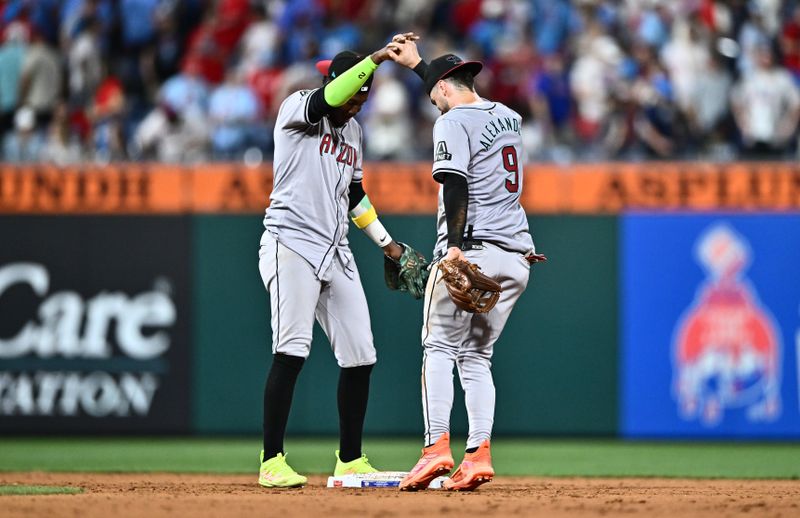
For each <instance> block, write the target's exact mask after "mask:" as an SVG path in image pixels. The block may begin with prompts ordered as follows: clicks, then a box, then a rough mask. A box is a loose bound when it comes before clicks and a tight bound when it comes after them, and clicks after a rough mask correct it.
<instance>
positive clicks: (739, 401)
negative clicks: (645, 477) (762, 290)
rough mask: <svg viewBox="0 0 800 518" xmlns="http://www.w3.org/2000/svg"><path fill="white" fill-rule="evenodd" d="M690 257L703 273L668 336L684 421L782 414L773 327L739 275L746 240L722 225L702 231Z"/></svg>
mask: <svg viewBox="0 0 800 518" xmlns="http://www.w3.org/2000/svg"><path fill="white" fill-rule="evenodd" d="M695 255H696V259H697V261H698V262H699V263H700V264H701V265H702V266H703V268H704V269H705V270H706V272H707V278H706V280H705V281H704V282H703V284H702V285H701V286H700V287H699V288H698V290H697V295H696V296H695V300H694V302H693V303H692V305H691V306H690V307H689V308H688V309H687V310H686V312H685V313H684V315H683V316H682V317H681V319H680V320H679V321H678V323H677V325H676V327H675V332H674V339H673V346H672V352H673V366H674V370H673V393H674V396H675V398H676V399H677V403H678V411H679V414H680V416H681V418H683V419H684V420H687V421H693V420H699V421H700V422H701V423H702V424H703V425H705V426H709V427H712V426H715V425H718V424H719V423H720V422H722V420H723V419H724V417H725V412H726V411H731V412H732V411H737V410H738V411H743V412H744V416H745V418H746V419H747V420H748V421H750V422H766V421H774V420H775V419H777V418H778V417H779V416H780V413H781V397H780V382H781V380H780V373H781V343H780V333H779V329H778V326H777V325H776V324H775V319H774V317H773V316H772V315H771V314H770V312H769V309H768V308H767V307H765V306H764V305H763V304H761V303H760V301H759V300H758V295H757V293H756V289H755V286H753V285H752V283H751V282H750V281H748V280H747V279H746V278H744V272H745V269H746V268H747V266H749V263H750V261H751V259H752V257H753V253H752V251H751V250H750V247H749V244H748V243H747V241H745V239H744V238H743V237H742V236H740V235H739V234H737V233H736V232H735V231H734V230H733V229H732V228H731V227H730V226H728V225H727V224H725V223H718V224H715V225H714V226H712V227H711V228H709V229H708V230H706V231H705V232H704V233H703V234H702V235H701V236H700V238H699V239H698V242H697V245H696V248H695Z"/></svg>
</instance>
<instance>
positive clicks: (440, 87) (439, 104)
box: [431, 81, 450, 115]
mask: <svg viewBox="0 0 800 518" xmlns="http://www.w3.org/2000/svg"><path fill="white" fill-rule="evenodd" d="M446 88H447V84H446V83H445V82H444V81H439V82H438V83H436V86H434V87H433V90H431V104H432V105H434V106H436V108H437V109H438V110H439V112H440V113H441V114H442V115H444V114H445V113H447V112H449V111H450V103H449V102H448V101H447V98H446V97H445V96H444V90H445V89H446Z"/></svg>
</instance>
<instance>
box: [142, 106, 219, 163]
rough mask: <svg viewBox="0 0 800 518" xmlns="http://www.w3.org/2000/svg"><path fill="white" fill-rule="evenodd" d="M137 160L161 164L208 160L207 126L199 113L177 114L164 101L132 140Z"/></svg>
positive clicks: (154, 109) (148, 116) (149, 115)
mask: <svg viewBox="0 0 800 518" xmlns="http://www.w3.org/2000/svg"><path fill="white" fill-rule="evenodd" d="M133 147H134V153H135V155H136V158H137V159H139V160H157V161H159V162H168V163H171V162H189V163H191V162H199V161H202V160H206V159H208V158H209V157H208V154H207V153H206V149H207V148H208V127H207V124H206V120H205V118H204V117H202V115H201V114H200V113H197V112H192V111H189V112H184V113H183V114H180V113H178V112H177V111H175V110H174V109H172V107H171V106H169V105H168V104H167V103H164V102H162V103H161V104H159V105H157V106H156V107H155V108H153V110H152V111H151V112H150V113H149V114H148V115H147V116H146V117H145V118H144V120H143V121H142V123H141V124H140V125H139V127H138V129H137V130H136V135H134V138H133Z"/></svg>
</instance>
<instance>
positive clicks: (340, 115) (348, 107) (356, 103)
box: [330, 92, 369, 127]
mask: <svg viewBox="0 0 800 518" xmlns="http://www.w3.org/2000/svg"><path fill="white" fill-rule="evenodd" d="M368 95H369V94H368V92H358V93H357V94H355V95H354V96H353V97H351V98H350V100H349V101H347V102H346V103H345V104H344V105H342V106H339V107H338V108H336V109H335V110H333V111H332V112H331V115H330V120H331V123H332V124H333V125H334V126H337V127H338V126H344V125H345V124H347V121H349V120H350V119H352V118H353V117H355V116H356V114H357V113H358V112H360V111H361V107H362V106H363V105H364V103H365V102H367V96H368Z"/></svg>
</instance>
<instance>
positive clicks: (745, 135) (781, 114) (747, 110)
mask: <svg viewBox="0 0 800 518" xmlns="http://www.w3.org/2000/svg"><path fill="white" fill-rule="evenodd" d="M732 105H733V113H734V115H735V117H736V124H737V125H738V127H739V131H740V132H741V135H742V146H743V148H744V151H745V153H746V155H747V156H750V157H753V158H765V157H776V156H780V155H782V154H783V153H785V151H786V150H787V149H788V148H789V146H790V144H791V141H790V140H791V137H792V135H793V134H794V132H795V130H796V129H797V121H798V116H799V115H800V92H798V88H797V86H796V85H795V84H794V81H793V80H792V77H791V75H790V74H789V73H788V72H787V71H786V70H785V69H782V68H779V67H777V66H776V65H775V62H774V58H773V54H772V50H771V49H770V48H769V47H766V46H762V47H760V48H759V49H758V51H757V53H756V66H755V69H754V70H753V71H752V72H750V73H749V74H746V75H744V76H742V78H741V79H740V80H739V82H738V83H737V84H736V86H735V87H734V91H733V97H732Z"/></svg>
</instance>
